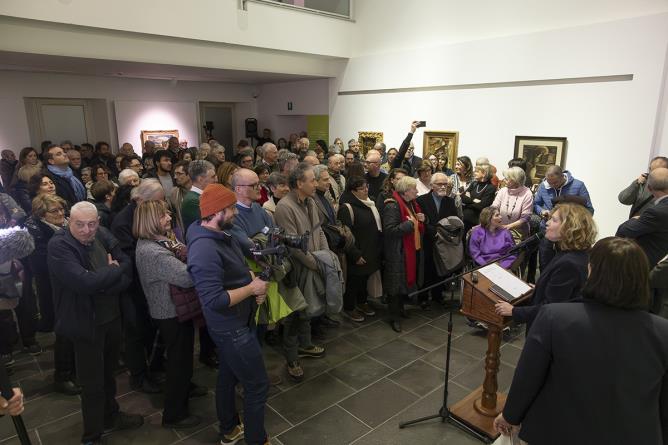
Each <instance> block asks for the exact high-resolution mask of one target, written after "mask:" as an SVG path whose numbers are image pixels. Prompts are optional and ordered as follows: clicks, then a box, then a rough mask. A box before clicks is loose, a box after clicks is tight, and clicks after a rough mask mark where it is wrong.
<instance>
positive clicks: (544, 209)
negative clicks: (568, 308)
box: [533, 165, 594, 270]
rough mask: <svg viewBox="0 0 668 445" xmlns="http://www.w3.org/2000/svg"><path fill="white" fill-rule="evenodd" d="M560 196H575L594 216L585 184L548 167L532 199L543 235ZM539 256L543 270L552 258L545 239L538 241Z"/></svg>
mask: <svg viewBox="0 0 668 445" xmlns="http://www.w3.org/2000/svg"><path fill="white" fill-rule="evenodd" d="M562 196H577V197H578V198H579V199H577V200H578V202H581V203H582V205H584V206H585V207H586V208H587V210H589V211H590V212H591V213H592V215H593V214H594V206H592V204H591V199H590V198H589V192H588V191H587V186H586V185H585V183H584V182H582V181H580V180H579V179H575V178H574V177H573V175H572V174H571V172H569V171H568V170H562V169H561V167H560V166H558V165H552V166H550V167H548V169H547V172H546V173H545V179H544V180H543V182H541V183H540V187H538V191H536V195H535V196H534V199H533V205H534V212H535V213H536V214H537V215H539V216H540V217H541V218H543V221H541V223H540V230H541V232H543V233H545V222H546V221H547V220H548V218H549V216H550V212H551V211H552V208H553V207H554V205H555V204H554V201H555V200H556V199H557V198H560V197H562ZM539 256H540V268H541V270H544V269H545V268H546V267H547V264H548V263H549V262H550V260H551V259H552V257H553V256H554V246H553V243H552V242H551V241H549V240H548V239H547V238H543V239H542V240H541V241H540V246H539Z"/></svg>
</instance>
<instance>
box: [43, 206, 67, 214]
mask: <svg viewBox="0 0 668 445" xmlns="http://www.w3.org/2000/svg"><path fill="white" fill-rule="evenodd" d="M46 213H50V214H52V215H55V214H56V213H65V209H64V208H62V207H57V208H55V209H50V210H47V211H46Z"/></svg>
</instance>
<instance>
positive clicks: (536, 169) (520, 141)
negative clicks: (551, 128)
mask: <svg viewBox="0 0 668 445" xmlns="http://www.w3.org/2000/svg"><path fill="white" fill-rule="evenodd" d="M567 145H568V140H567V139H566V138H562V137H548V136H515V152H514V157H516V158H522V159H524V160H525V161H527V175H528V176H529V178H531V183H532V184H534V185H536V184H540V181H542V180H543V178H544V177H545V172H546V171H547V168H548V167H549V166H550V165H558V166H560V167H561V168H563V169H566V148H567Z"/></svg>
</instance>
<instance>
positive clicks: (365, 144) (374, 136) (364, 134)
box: [357, 131, 383, 157]
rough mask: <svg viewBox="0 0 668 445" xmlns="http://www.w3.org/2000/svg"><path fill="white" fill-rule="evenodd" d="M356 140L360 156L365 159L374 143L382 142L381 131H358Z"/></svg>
mask: <svg viewBox="0 0 668 445" xmlns="http://www.w3.org/2000/svg"><path fill="white" fill-rule="evenodd" d="M357 134H358V138H357V140H358V141H359V143H360V154H361V155H362V156H365V157H366V153H367V151H369V150H371V149H372V148H373V146H374V145H376V142H383V132H382V131H358V132H357Z"/></svg>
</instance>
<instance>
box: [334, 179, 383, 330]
mask: <svg viewBox="0 0 668 445" xmlns="http://www.w3.org/2000/svg"><path fill="white" fill-rule="evenodd" d="M338 219H339V220H340V221H341V222H342V223H343V224H345V225H346V226H348V227H349V228H350V231H351V232H352V233H353V235H354V237H355V245H354V246H353V247H352V248H351V249H349V250H348V251H347V252H346V261H347V263H348V269H347V270H348V277H347V280H346V292H345V294H344V296H343V313H344V315H346V316H347V317H348V318H350V319H351V320H353V321H356V322H362V321H364V317H365V316H366V317H373V316H374V315H376V312H375V311H374V310H373V309H372V308H371V306H369V303H367V289H366V287H367V286H366V285H367V281H368V279H369V276H371V274H373V273H374V272H375V271H377V270H378V269H380V249H379V246H380V242H381V235H382V230H383V226H382V222H381V219H380V214H379V213H378V209H377V208H376V204H375V203H374V202H373V201H372V200H370V199H369V185H368V184H367V182H366V179H364V178H363V177H359V176H357V177H352V178H349V179H348V182H347V183H346V191H345V192H344V193H343V195H341V199H340V200H339V213H338Z"/></svg>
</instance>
